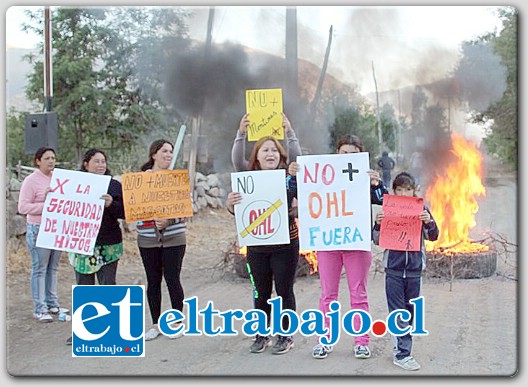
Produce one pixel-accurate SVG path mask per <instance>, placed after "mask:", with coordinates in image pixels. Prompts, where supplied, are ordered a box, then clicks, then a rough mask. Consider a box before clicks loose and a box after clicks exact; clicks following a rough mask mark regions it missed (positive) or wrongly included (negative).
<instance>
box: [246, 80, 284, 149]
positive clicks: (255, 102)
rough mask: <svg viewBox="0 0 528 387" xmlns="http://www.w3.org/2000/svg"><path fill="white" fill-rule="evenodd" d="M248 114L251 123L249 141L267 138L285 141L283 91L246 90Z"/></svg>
mask: <svg viewBox="0 0 528 387" xmlns="http://www.w3.org/2000/svg"><path fill="white" fill-rule="evenodd" d="M246 112H247V113H249V115H248V119H249V122H250V123H249V126H248V141H257V140H259V139H261V138H262V137H265V136H273V137H275V138H276V139H279V140H282V139H284V128H283V127H282V89H260V90H246Z"/></svg>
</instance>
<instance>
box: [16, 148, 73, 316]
mask: <svg viewBox="0 0 528 387" xmlns="http://www.w3.org/2000/svg"><path fill="white" fill-rule="evenodd" d="M33 162H34V164H35V166H36V167H37V169H36V170H35V171H34V172H33V173H32V174H31V175H29V176H28V177H26V178H25V179H24V181H23V183H22V187H21V188H20V196H19V199H18V212H19V213H20V214H22V215H27V216H26V222H27V232H26V243H27V247H28V250H29V253H30V255H31V295H32V296H33V303H34V310H33V317H34V318H35V319H36V320H37V321H39V322H51V321H53V318H52V317H51V314H59V313H60V312H64V313H66V312H68V310H67V309H64V308H61V307H60V304H59V299H58V296H57V275H58V270H59V261H60V257H61V252H60V251H58V250H50V249H45V248H42V247H37V236H38V233H39V228H40V222H41V220H42V211H43V210H44V202H45V200H46V195H47V194H48V192H50V189H51V188H50V184H51V176H52V174H53V170H54V169H55V162H56V155H55V150H54V149H53V148H47V147H42V148H39V149H37V151H36V152H35V157H34V159H33Z"/></svg>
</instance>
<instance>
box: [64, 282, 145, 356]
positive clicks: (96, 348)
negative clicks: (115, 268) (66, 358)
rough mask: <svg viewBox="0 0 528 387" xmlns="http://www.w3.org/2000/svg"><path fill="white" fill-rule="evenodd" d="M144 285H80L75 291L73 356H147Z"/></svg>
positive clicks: (73, 300)
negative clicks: (144, 333) (145, 349)
mask: <svg viewBox="0 0 528 387" xmlns="http://www.w3.org/2000/svg"><path fill="white" fill-rule="evenodd" d="M144 294H145V289H144V287H143V286H142V285H130V286H120V285H77V286H73V290H72V303H73V314H72V320H71V322H72V356H74V357H81V356H82V357H144V356H145V352H144V347H145V339H144V335H143V332H144V315H145V313H144V312H145V304H144Z"/></svg>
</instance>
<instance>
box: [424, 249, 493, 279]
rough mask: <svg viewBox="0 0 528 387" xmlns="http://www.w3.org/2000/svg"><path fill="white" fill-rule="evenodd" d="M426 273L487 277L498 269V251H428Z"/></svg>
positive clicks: (442, 276) (464, 277)
mask: <svg viewBox="0 0 528 387" xmlns="http://www.w3.org/2000/svg"><path fill="white" fill-rule="evenodd" d="M426 259H427V261H426V263H427V264H426V267H425V270H424V273H425V275H426V276H427V277H441V278H461V279H471V278H485V277H490V276H492V275H493V274H495V271H496V270H497V253H496V252H495V251H485V252H478V253H468V254H450V255H445V254H441V253H427V255H426Z"/></svg>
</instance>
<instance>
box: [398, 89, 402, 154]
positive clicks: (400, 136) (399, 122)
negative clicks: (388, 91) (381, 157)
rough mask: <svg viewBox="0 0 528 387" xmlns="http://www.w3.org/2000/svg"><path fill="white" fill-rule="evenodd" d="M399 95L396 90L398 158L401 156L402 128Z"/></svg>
mask: <svg viewBox="0 0 528 387" xmlns="http://www.w3.org/2000/svg"><path fill="white" fill-rule="evenodd" d="M401 119H402V114H401V93H400V89H398V156H399V155H401V154H402V128H401Z"/></svg>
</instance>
